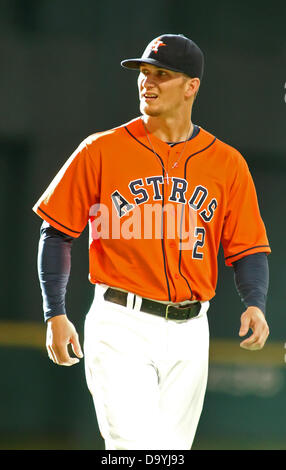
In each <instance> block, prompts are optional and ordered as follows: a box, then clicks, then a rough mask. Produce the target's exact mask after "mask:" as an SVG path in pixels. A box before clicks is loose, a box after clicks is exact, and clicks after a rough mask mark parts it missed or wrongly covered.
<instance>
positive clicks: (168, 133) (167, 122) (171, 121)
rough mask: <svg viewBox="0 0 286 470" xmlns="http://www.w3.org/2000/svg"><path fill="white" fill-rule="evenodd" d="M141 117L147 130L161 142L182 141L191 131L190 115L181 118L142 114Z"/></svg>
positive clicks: (187, 137)
mask: <svg viewBox="0 0 286 470" xmlns="http://www.w3.org/2000/svg"><path fill="white" fill-rule="evenodd" d="M142 119H143V121H144V123H145V126H146V128H147V130H148V132H150V134H153V135H155V136H156V137H157V138H158V139H160V140H163V142H182V141H184V140H187V139H189V137H190V136H191V134H192V132H193V127H194V126H193V124H192V122H191V117H190V116H188V117H185V119H183V120H182V119H175V118H162V117H159V116H156V117H154V116H147V115H143V117H142Z"/></svg>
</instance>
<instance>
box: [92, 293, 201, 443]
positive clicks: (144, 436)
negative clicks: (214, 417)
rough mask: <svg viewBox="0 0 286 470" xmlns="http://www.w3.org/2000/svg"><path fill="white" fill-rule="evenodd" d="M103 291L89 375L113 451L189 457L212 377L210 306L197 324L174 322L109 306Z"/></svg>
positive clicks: (96, 305) (96, 308) (96, 306)
mask: <svg viewBox="0 0 286 470" xmlns="http://www.w3.org/2000/svg"><path fill="white" fill-rule="evenodd" d="M106 288H107V287H106V286H101V285H96V288H95V296H94V301H93V303H92V306H91V308H90V311H89V312H88V314H87V316H86V321H85V339H84V353H85V368H86V380H87V385H88V388H89V390H90V392H91V394H92V397H93V401H94V406H95V411H96V415H97V421H98V425H99V429H100V432H101V435H102V437H103V439H104V441H105V449H106V450H127V449H128V450H139V449H143V450H161V449H165V450H189V449H191V446H192V443H193V440H194V436H195V432H196V429H197V425H198V422H199V418H200V415H201V411H202V408H203V402H204V396H205V391H206V384H207V375H208V356H209V327H208V319H207V310H208V307H209V302H203V303H202V308H201V311H200V313H199V315H198V316H197V317H195V318H192V319H189V320H184V321H174V320H166V319H165V318H162V317H159V316H155V315H153V314H149V313H144V312H141V311H140V310H139V309H140V306H141V298H140V297H138V296H136V304H135V307H134V308H132V306H133V299H134V295H133V294H128V300H127V304H128V305H127V307H123V306H120V305H118V304H115V303H112V302H109V301H105V300H104V298H103V294H104V292H105V290H106Z"/></svg>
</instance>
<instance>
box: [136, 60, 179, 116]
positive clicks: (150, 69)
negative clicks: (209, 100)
mask: <svg viewBox="0 0 286 470" xmlns="http://www.w3.org/2000/svg"><path fill="white" fill-rule="evenodd" d="M138 90H139V99H140V111H141V113H142V114H147V115H148V116H161V117H168V116H172V115H174V114H176V113H177V112H178V110H180V109H181V108H182V106H183V105H184V104H185V102H186V93H185V92H186V78H185V76H184V75H183V74H182V73H178V72H173V71H172V70H167V69H163V68H159V67H155V66H154V65H150V64H142V65H141V66H140V74H139V77H138Z"/></svg>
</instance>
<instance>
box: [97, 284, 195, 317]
mask: <svg viewBox="0 0 286 470" xmlns="http://www.w3.org/2000/svg"><path fill="white" fill-rule="evenodd" d="M103 297H104V299H105V300H107V301H108V302H113V303H115V304H118V305H123V306H124V307H126V304H127V292H122V291H119V290H117V289H112V288H111V287H109V288H108V289H107V290H106V292H105V293H104V295H103ZM140 310H141V312H145V313H151V314H153V315H158V316H160V317H164V318H166V319H170V320H188V319H189V318H194V317H196V316H197V315H198V314H199V313H200V310H201V303H200V302H194V303H192V304H190V305H187V306H174V305H171V304H162V303H160V302H154V301H153V300H149V299H144V298H142V304H141V308H140Z"/></svg>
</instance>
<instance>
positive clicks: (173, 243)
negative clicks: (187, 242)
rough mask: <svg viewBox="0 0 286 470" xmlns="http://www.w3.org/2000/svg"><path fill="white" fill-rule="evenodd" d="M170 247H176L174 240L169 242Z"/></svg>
mask: <svg viewBox="0 0 286 470" xmlns="http://www.w3.org/2000/svg"><path fill="white" fill-rule="evenodd" d="M169 245H170V247H171V248H176V242H175V241H174V240H173V241H171V242H170V243H169Z"/></svg>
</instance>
